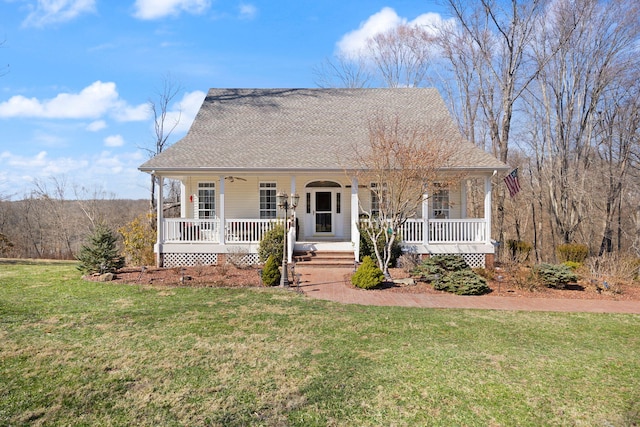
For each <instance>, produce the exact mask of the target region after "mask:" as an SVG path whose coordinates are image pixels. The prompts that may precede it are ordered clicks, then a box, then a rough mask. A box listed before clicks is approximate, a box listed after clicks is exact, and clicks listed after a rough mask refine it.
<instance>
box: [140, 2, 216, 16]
mask: <svg viewBox="0 0 640 427" xmlns="http://www.w3.org/2000/svg"><path fill="white" fill-rule="evenodd" d="M210 4H211V2H210V1H209V0H136V3H135V5H134V7H135V13H134V16H135V17H136V18H139V19H149V20H150V19H160V18H164V17H166V16H175V15H179V14H180V13H181V12H187V13H193V14H199V13H203V12H204V11H205V10H207V9H208V8H209V6H210Z"/></svg>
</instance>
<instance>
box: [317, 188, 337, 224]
mask: <svg viewBox="0 0 640 427" xmlns="http://www.w3.org/2000/svg"><path fill="white" fill-rule="evenodd" d="M332 199H333V192H331V191H316V192H315V196H314V205H315V206H314V212H315V229H314V231H315V233H314V234H330V233H333V232H334V231H333V207H332V206H333V202H332Z"/></svg>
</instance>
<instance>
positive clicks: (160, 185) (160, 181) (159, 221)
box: [155, 176, 164, 267]
mask: <svg viewBox="0 0 640 427" xmlns="http://www.w3.org/2000/svg"><path fill="white" fill-rule="evenodd" d="M156 178H157V180H158V182H157V184H158V192H157V200H156V217H157V224H156V228H157V236H156V251H155V252H156V266H157V267H162V242H163V241H164V233H163V231H164V230H163V227H162V223H163V218H162V213H163V209H162V201H163V200H164V194H163V191H162V190H163V188H164V178H163V177H161V176H158V177H156Z"/></svg>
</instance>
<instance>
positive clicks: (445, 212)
mask: <svg viewBox="0 0 640 427" xmlns="http://www.w3.org/2000/svg"><path fill="white" fill-rule="evenodd" d="M434 190H435V191H434V193H433V194H432V195H431V197H430V199H431V207H432V212H433V218H441V219H446V218H449V189H447V188H442V187H441V186H440V185H438V184H435V185H434Z"/></svg>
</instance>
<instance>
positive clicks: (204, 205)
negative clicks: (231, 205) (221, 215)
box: [197, 182, 216, 219]
mask: <svg viewBox="0 0 640 427" xmlns="http://www.w3.org/2000/svg"><path fill="white" fill-rule="evenodd" d="M197 214H198V218H200V219H212V218H215V217H216V184H215V183H214V182H199V183H198V211H197Z"/></svg>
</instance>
